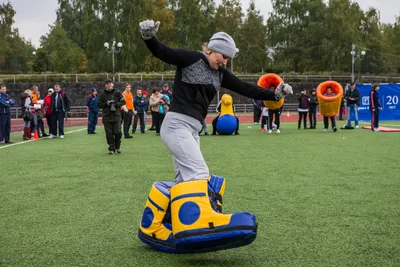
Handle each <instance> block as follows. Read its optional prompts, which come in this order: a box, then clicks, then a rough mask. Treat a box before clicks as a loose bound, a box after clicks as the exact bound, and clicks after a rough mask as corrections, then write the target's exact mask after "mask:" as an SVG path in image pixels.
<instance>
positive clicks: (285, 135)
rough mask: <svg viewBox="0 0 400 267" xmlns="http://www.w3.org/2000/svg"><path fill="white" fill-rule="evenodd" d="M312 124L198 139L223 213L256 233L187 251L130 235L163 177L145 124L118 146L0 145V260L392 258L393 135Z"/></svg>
mask: <svg viewBox="0 0 400 267" xmlns="http://www.w3.org/2000/svg"><path fill="white" fill-rule="evenodd" d="M387 123H388V124H391V125H399V126H400V123H399V122H387ZM339 126H341V125H339ZM319 127H321V125H319ZM209 128H211V125H209ZM76 129H79V127H78V128H74V129H69V130H76ZM209 130H210V129H209ZM321 130H322V129H317V130H297V125H296V124H295V123H285V124H283V126H282V133H281V134H280V135H278V134H276V132H274V133H273V134H267V133H265V132H260V131H259V126H258V125H251V124H246V125H242V126H241V129H240V133H241V134H240V135H239V136H201V149H202V151H203V154H204V157H205V159H206V161H207V163H208V166H209V168H210V171H211V173H213V174H216V175H220V176H224V177H225V178H226V179H227V189H226V194H225V197H224V206H223V207H224V212H226V213H232V212H235V211H249V212H252V213H254V214H255V215H256V216H257V221H258V236H257V239H256V240H255V241H254V243H252V244H251V245H249V246H246V247H242V248H238V249H232V250H226V251H219V252H215V253H207V254H196V255H170V254H164V253H161V252H158V251H155V250H153V249H150V248H148V247H147V246H146V245H144V244H143V243H141V242H140V241H139V239H138V238H137V235H136V234H137V229H138V226H139V223H140V219H141V216H142V212H143V208H144V204H145V200H146V197H147V195H148V193H149V190H150V187H151V185H152V183H153V182H155V181H161V180H167V181H172V180H173V165H172V159H171V156H170V154H169V152H168V151H167V149H166V147H165V146H164V144H163V143H162V141H161V140H160V138H159V137H157V136H155V133H154V132H147V133H146V134H140V133H139V134H138V133H136V134H135V135H134V138H133V139H128V140H127V139H123V140H122V154H120V155H108V154H107V146H106V141H105V136H104V132H103V128H98V130H97V132H98V134H97V135H87V134H86V131H85V130H83V131H78V132H74V133H71V134H67V135H66V136H65V139H63V140H61V139H51V140H50V139H43V140H39V141H34V142H27V143H23V144H21V145H16V146H12V147H6V148H3V149H1V147H2V146H0V164H1V176H0V177H1V178H0V266H141V267H144V266H230V267H231V266H399V265H400V161H399V151H400V142H399V141H400V133H380V132H379V133H373V132H371V131H367V130H362V129H357V130H347V131H342V130H339V131H338V132H337V133H333V132H328V133H324V132H322V131H321ZM67 131H68V130H67ZM20 139H21V136H20V135H19V134H18V135H14V136H13V140H14V141H17V142H18V141H21V140H20ZM3 147H4V145H3Z"/></svg>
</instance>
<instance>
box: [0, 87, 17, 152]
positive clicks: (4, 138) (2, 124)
mask: <svg viewBox="0 0 400 267" xmlns="http://www.w3.org/2000/svg"><path fill="white" fill-rule="evenodd" d="M13 105H15V101H14V100H13V99H11V97H10V96H9V95H8V94H7V87H6V86H5V85H4V84H2V85H1V86H0V143H1V144H4V143H5V144H9V143H12V142H11V141H10V132H11V106H13Z"/></svg>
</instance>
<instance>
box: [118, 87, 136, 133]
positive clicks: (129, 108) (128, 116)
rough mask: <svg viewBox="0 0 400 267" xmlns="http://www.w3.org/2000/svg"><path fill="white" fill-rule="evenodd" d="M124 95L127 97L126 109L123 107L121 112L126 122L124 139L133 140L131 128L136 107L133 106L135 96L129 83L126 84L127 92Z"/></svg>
mask: <svg viewBox="0 0 400 267" xmlns="http://www.w3.org/2000/svg"><path fill="white" fill-rule="evenodd" d="M122 95H123V96H124V97H125V107H122V110H121V114H122V117H123V121H124V138H132V136H131V135H129V128H130V127H131V125H132V118H133V110H134V105H133V95H132V93H131V85H130V84H129V83H126V84H125V91H124V92H122ZM132 131H133V128H132Z"/></svg>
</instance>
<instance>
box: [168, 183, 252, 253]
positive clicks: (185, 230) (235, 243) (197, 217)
mask: <svg viewBox="0 0 400 267" xmlns="http://www.w3.org/2000/svg"><path fill="white" fill-rule="evenodd" d="M213 177H214V176H212V177H211V179H209V180H193V181H187V182H182V183H179V184H177V185H175V186H173V187H172V188H171V191H170V192H171V198H172V201H171V218H172V231H173V235H174V244H175V249H176V252H177V253H203V252H210V251H217V250H222V249H230V248H236V247H241V246H245V245H248V244H250V243H252V242H253V241H254V240H255V238H256V236H257V223H256V218H255V216H254V215H253V214H251V213H248V212H237V213H233V214H221V213H218V212H216V209H217V208H218V205H219V204H222V202H220V201H219V200H218V199H217V198H219V196H221V194H220V193H221V192H222V193H224V191H225V179H223V178H221V177H217V178H219V179H217V178H215V177H214V178H213ZM220 179H223V182H222V184H221V180H220ZM216 185H217V186H218V185H221V186H220V190H219V191H220V192H218V191H216V190H215V189H214V187H215V186H216ZM210 200H212V201H210ZM221 200H222V197H221ZM218 209H219V208H218Z"/></svg>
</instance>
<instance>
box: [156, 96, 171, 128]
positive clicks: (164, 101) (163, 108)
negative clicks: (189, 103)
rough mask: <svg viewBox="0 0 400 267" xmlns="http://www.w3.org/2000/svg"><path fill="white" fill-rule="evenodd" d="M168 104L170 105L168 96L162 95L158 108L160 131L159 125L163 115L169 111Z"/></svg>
mask: <svg viewBox="0 0 400 267" xmlns="http://www.w3.org/2000/svg"><path fill="white" fill-rule="evenodd" d="M169 104H170V100H169V97H168V95H162V96H161V98H160V107H159V108H158V113H159V115H158V116H159V123H160V129H161V125H162V123H163V121H164V118H165V115H166V114H167V112H168V110H169Z"/></svg>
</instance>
